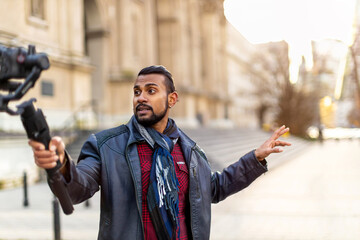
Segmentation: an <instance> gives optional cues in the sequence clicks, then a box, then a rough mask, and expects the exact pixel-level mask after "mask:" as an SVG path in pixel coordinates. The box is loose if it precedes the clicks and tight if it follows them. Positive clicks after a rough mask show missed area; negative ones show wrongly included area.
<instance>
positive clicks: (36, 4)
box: [30, 0, 45, 20]
mask: <svg viewBox="0 0 360 240" xmlns="http://www.w3.org/2000/svg"><path fill="white" fill-rule="evenodd" d="M30 4H31V5H30V15H31V16H33V17H36V18H40V19H43V20H45V7H44V0H31V3H30Z"/></svg>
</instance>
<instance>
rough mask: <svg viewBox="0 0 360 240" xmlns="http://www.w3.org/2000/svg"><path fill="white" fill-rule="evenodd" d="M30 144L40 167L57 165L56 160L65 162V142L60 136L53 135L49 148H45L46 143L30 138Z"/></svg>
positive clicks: (48, 167) (46, 167) (36, 162)
mask: <svg viewBox="0 0 360 240" xmlns="http://www.w3.org/2000/svg"><path fill="white" fill-rule="evenodd" d="M29 145H30V146H31V147H32V150H33V152H34V160H35V164H36V165H37V166H38V167H41V168H45V169H50V168H53V167H55V166H56V161H57V160H59V159H60V162H61V163H63V162H64V156H65V153H64V149H65V144H64V142H63V141H62V139H61V138H60V137H53V138H52V139H51V141H50V144H49V150H45V146H44V144H42V143H40V142H36V141H34V140H29Z"/></svg>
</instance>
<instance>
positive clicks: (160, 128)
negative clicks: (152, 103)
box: [151, 117, 168, 133]
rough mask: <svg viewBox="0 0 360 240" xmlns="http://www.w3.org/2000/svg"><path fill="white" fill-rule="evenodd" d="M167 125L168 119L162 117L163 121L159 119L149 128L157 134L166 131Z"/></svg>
mask: <svg viewBox="0 0 360 240" xmlns="http://www.w3.org/2000/svg"><path fill="white" fill-rule="evenodd" d="M167 123H168V118H167V117H164V118H163V119H161V120H160V121H159V122H157V123H155V124H154V125H152V126H151V128H153V129H155V130H156V131H158V132H159V133H163V132H164V130H165V129H166V125H167Z"/></svg>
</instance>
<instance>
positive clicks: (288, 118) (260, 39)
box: [0, 0, 360, 188]
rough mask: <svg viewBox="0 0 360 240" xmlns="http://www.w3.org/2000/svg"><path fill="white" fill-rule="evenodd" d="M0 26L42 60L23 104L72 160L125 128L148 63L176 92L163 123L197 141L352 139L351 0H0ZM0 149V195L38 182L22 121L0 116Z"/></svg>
mask: <svg viewBox="0 0 360 240" xmlns="http://www.w3.org/2000/svg"><path fill="white" fill-rule="evenodd" d="M0 19H1V21H0V44H2V45H4V46H7V47H25V48H27V47H28V45H29V44H34V45H36V49H37V52H45V53H47V54H48V56H49V59H50V62H51V67H50V69H49V70H47V71H44V72H43V73H42V75H41V77H40V79H39V80H38V81H37V83H36V86H35V87H34V88H33V89H31V90H30V91H29V93H28V94H27V95H25V97H24V98H23V99H22V100H21V101H23V100H26V99H30V98H32V97H36V98H37V103H36V105H37V106H38V107H40V108H41V109H42V110H43V112H44V114H45V115H46V117H47V121H48V124H49V126H50V128H51V130H52V133H53V134H52V135H55V134H56V135H60V136H62V137H63V138H64V139H65V140H66V142H67V143H68V145H69V149H70V150H71V149H73V152H74V153H73V154H74V155H75V158H76V154H78V151H79V147H80V146H79V144H81V143H83V141H84V139H85V138H86V137H87V136H88V134H89V133H90V132H96V131H99V130H101V129H104V128H108V127H113V126H117V125H119V124H123V123H126V122H127V121H128V119H129V118H130V117H131V115H132V113H133V112H132V86H133V81H134V80H135V78H136V75H137V73H138V72H139V71H140V69H142V68H143V67H146V66H149V65H158V64H160V65H164V66H165V67H166V68H167V69H168V70H169V71H170V72H171V73H172V74H173V77H174V79H175V86H176V89H177V91H178V92H179V95H180V101H179V103H178V104H177V105H176V107H175V108H174V109H173V110H172V116H171V117H173V118H174V119H175V120H176V122H177V123H178V125H179V126H180V127H182V128H184V129H189V131H190V135H193V136H194V137H195V138H196V137H198V138H199V140H200V141H201V137H203V139H206V138H208V136H207V135H206V133H209V131H208V130H209V129H218V130H219V129H220V130H221V131H220V130H219V132H221V133H229V132H231V131H234V130H232V129H237V130H239V131H240V133H243V134H244V135H243V138H244V139H243V140H242V141H246V138H247V137H248V136H249V135H250V133H248V132H246V133H244V132H241V131H244V129H247V130H251V131H253V132H255V133H258V134H260V135H261V134H262V133H264V132H265V133H266V132H269V131H271V130H272V129H274V128H275V127H277V126H280V125H283V124H285V125H286V126H288V127H290V129H291V135H292V137H296V139H301V141H306V142H313V141H314V140H317V139H320V140H323V139H342V138H345V139H360V131H359V127H360V79H359V78H360V73H359V71H360V69H359V67H360V65H359V63H358V61H360V0H347V1H340V0H327V1H325V0H314V1H310V0H308V1H295V0H292V1H289V0H288V1H285V0H273V1H266V0H253V1H250V0H241V1H240V0H225V1H224V0H59V1H57V0H0ZM16 104H18V103H13V106H15V105H16ZM199 129H200V130H199ZM196 130H198V131H200V132H196ZM214 131H215V132H213V133H214V136H216V135H217V136H219V132H216V130H214ZM204 132H205V136H203V134H204ZM247 134H249V135H247ZM260 135H259V136H260ZM261 136H267V135H261ZM261 139H263V138H261ZM294 139H295V138H294ZM227 141H228V142H231V141H234V139H232V140H231V139H228V140H227ZM295 141H296V140H295ZM299 141H300V140H299ZM257 142H258V143H260V142H259V141H257ZM200 143H201V142H200ZM200 145H201V144H200ZM204 145H206V142H205V144H204ZM306 146H307V145H306ZM209 149H210V147H209ZM205 150H206V149H205ZM0 151H1V153H0V155H1V159H0V188H12V187H16V186H19V185H21V184H22V183H21V181H22V173H23V171H26V172H27V174H28V179H29V181H30V182H35V181H38V180H41V172H39V170H38V169H36V167H35V165H34V163H33V160H32V153H31V151H30V149H29V148H28V147H27V141H26V137H25V134H24V130H23V127H22V124H21V121H20V118H18V117H11V116H9V115H7V114H5V113H1V114H0ZM214 155H215V154H214ZM219 166H221V164H220V165H219Z"/></svg>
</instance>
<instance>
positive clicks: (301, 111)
mask: <svg viewBox="0 0 360 240" xmlns="http://www.w3.org/2000/svg"><path fill="white" fill-rule="evenodd" d="M260 48H261V50H260V51H259V52H258V53H256V54H255V55H254V56H253V58H252V59H251V60H250V61H249V62H248V63H247V69H248V74H249V75H250V78H251V79H252V81H253V84H254V85H255V90H254V92H253V94H254V96H256V98H257V99H258V102H259V105H258V113H259V114H258V116H259V122H262V121H264V120H263V117H264V115H265V114H267V113H269V112H270V113H271V114H272V115H273V123H275V124H277V125H282V124H285V125H287V126H289V127H290V129H291V132H292V134H294V135H298V136H304V137H305V136H306V130H307V129H308V127H309V126H311V125H313V124H317V122H318V119H319V110H318V102H319V98H320V93H319V91H318V89H319V88H318V87H319V86H317V85H316V84H314V81H313V80H314V79H313V75H312V74H311V73H309V72H307V71H306V69H305V68H304V66H303V68H301V69H300V75H299V81H298V82H297V83H296V84H292V83H291V82H290V75H289V57H288V44H287V43H286V42H284V41H283V42H276V43H270V44H264V45H263V46H260ZM322 65H323V64H322ZM319 71H324V70H323V69H320V68H319ZM260 118H261V119H260Z"/></svg>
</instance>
